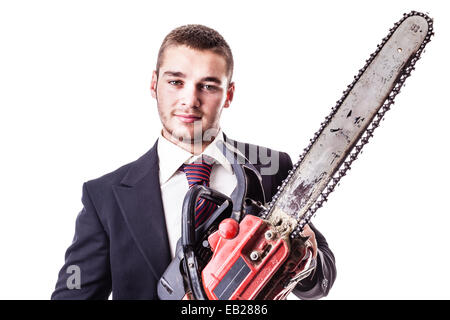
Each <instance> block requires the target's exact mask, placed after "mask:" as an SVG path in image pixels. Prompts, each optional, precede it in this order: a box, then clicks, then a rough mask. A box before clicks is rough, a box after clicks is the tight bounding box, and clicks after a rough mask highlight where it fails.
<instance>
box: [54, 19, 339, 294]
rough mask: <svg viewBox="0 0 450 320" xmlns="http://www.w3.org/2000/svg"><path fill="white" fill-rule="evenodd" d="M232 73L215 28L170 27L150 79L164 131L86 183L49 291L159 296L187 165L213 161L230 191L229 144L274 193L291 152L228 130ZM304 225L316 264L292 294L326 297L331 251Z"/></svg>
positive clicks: (214, 183)
mask: <svg viewBox="0 0 450 320" xmlns="http://www.w3.org/2000/svg"><path fill="white" fill-rule="evenodd" d="M232 73H233V57H232V54H231V50H230V48H229V46H228V44H227V43H226V42H225V40H224V39H223V38H222V36H221V35H220V34H218V33H217V32H216V31H215V30H212V29H210V28H207V27H205V26H201V25H187V26H182V27H179V28H177V29H175V30H173V31H172V32H170V33H169V34H168V35H167V36H166V38H165V39H164V41H163V43H162V45H161V48H160V51H159V55H158V61H157V66H156V70H155V71H154V72H153V76H152V81H151V88H150V89H151V93H152V96H153V97H154V98H155V99H156V102H157V107H158V113H159V117H160V119H161V123H162V130H161V136H160V137H159V138H158V140H157V142H156V143H155V145H154V146H153V147H152V148H151V149H150V150H149V151H148V152H147V153H146V154H144V155H143V156H142V157H140V158H139V159H137V160H136V161H134V162H132V163H129V164H127V165H125V166H123V167H120V168H119V169H117V170H115V171H114V172H111V173H109V174H106V175H104V176H102V177H100V178H98V179H95V180H91V181H88V182H86V183H84V185H83V196H82V202H83V205H84V207H83V209H82V211H81V212H80V213H79V215H78V217H77V221H76V230H75V236H74V239H73V243H72V244H71V246H70V247H69V248H68V250H67V252H66V255H65V259H66V261H65V264H64V266H63V267H62V269H61V271H60V273H59V277H58V281H57V284H56V288H55V291H54V292H53V294H52V299H107V298H108V296H109V295H110V293H111V291H112V297H113V299H157V298H158V296H157V293H156V287H157V282H158V280H159V279H160V277H161V275H162V274H163V272H164V271H165V269H166V268H167V266H168V264H169V263H170V261H171V259H172V257H173V256H174V253H175V248H176V241H177V240H178V239H179V237H180V235H181V229H180V220H181V205H182V201H183V198H184V195H185V194H186V192H187V191H188V190H189V185H190V181H188V180H189V170H187V169H185V168H186V166H189V165H190V164H194V163H200V165H205V163H207V165H208V170H209V172H208V183H209V186H210V187H211V188H213V189H216V190H218V191H220V192H222V193H224V194H226V195H230V194H231V193H232V192H233V190H234V189H235V187H236V184H237V180H236V177H235V174H234V172H233V170H232V167H231V165H230V163H229V161H228V160H227V158H226V157H224V155H223V154H222V153H221V152H220V148H219V145H221V144H222V143H223V144H225V145H228V146H229V148H230V149H234V150H235V152H236V153H239V154H240V155H242V156H244V157H247V158H248V159H250V160H251V162H253V165H254V168H255V169H257V170H258V171H259V172H260V173H261V177H262V186H263V188H264V193H265V195H266V200H270V199H271V197H272V195H273V194H274V193H275V192H276V189H277V186H278V185H279V184H280V183H281V182H282V180H283V179H284V178H285V177H286V176H287V174H288V171H289V170H290V169H291V168H292V162H291V160H290V158H289V156H288V155H287V154H286V153H278V152H276V151H273V150H270V149H266V148H263V147H258V146H253V145H249V144H240V143H237V142H235V141H233V140H231V139H229V138H228V137H226V136H225V134H224V133H223V132H222V130H221V128H220V116H221V113H222V111H223V109H226V108H228V107H229V106H230V104H231V101H232V100H233V94H234V89H235V85H234V83H233V82H232V81H231V79H232ZM237 146H241V147H242V148H239V147H237ZM236 149H237V150H236ZM252 150H253V151H255V150H256V153H255V152H252ZM264 154H265V155H267V156H268V157H269V160H270V161H266V160H267V158H264V157H262V156H261V155H264ZM276 155H278V156H276ZM263 158H264V159H263ZM201 161H204V162H201ZM274 168H275V169H276V170H270V169H274ZM205 206H206V205H205ZM202 208H203V207H202ZM201 210H203V212H202V214H201V215H203V216H201V217H200V218H201V219H203V220H205V219H207V214H206V213H205V212H206V211H208V210H207V209H201ZM304 234H305V235H306V236H310V241H311V244H312V248H313V252H314V258H315V259H317V267H316V270H315V272H314V273H313V274H312V275H310V276H309V277H308V278H306V279H304V280H302V281H301V283H300V284H299V285H298V286H297V288H296V289H295V290H294V293H295V294H296V295H297V296H298V297H300V298H303V299H313V298H320V297H322V296H325V295H327V294H328V291H329V289H330V288H331V286H332V284H333V282H334V279H335V275H336V270H335V266H334V256H333V254H332V252H331V250H330V249H329V248H328V245H327V242H326V241H325V238H324V237H323V236H322V235H321V234H320V233H319V232H318V231H317V230H316V229H315V228H314V227H313V226H311V227H309V226H307V227H306V228H305V231H304Z"/></svg>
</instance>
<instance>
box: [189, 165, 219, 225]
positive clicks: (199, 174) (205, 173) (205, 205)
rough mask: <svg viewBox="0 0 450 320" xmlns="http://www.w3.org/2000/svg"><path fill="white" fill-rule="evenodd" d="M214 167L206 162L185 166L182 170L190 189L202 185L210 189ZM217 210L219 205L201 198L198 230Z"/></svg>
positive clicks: (197, 207)
mask: <svg viewBox="0 0 450 320" xmlns="http://www.w3.org/2000/svg"><path fill="white" fill-rule="evenodd" d="M212 166H213V165H212V164H209V163H206V162H201V163H190V164H183V165H182V169H183V171H184V173H185V174H186V178H187V180H188V183H189V188H191V187H192V186H194V185H196V184H202V185H204V186H207V187H209V177H210V175H211V168H212ZM216 209H217V205H216V204H215V203H213V202H211V201H209V200H205V199H203V198H199V199H198V201H197V206H196V208H195V227H196V228H197V227H198V226H199V225H201V224H202V223H203V222H205V221H206V220H207V219H208V218H209V216H210V215H211V214H212V213H213V212H214V211H215V210H216Z"/></svg>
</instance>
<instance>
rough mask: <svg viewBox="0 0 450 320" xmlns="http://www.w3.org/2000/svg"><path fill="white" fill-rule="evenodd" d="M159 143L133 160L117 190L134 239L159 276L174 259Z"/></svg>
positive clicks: (117, 195) (117, 197) (115, 192)
mask: <svg viewBox="0 0 450 320" xmlns="http://www.w3.org/2000/svg"><path fill="white" fill-rule="evenodd" d="M156 146H157V143H155V145H154V146H153V147H152V149H150V150H149V151H148V152H147V153H146V154H144V155H143V156H142V157H141V158H139V159H138V160H136V161H135V163H133V165H132V166H131V167H130V169H129V170H128V172H127V174H126V175H125V177H124V178H123V179H122V181H121V185H119V186H113V192H114V195H115V197H116V200H117V202H118V204H119V207H120V210H121V212H122V215H123V217H124V219H125V222H126V224H127V226H128V228H129V230H130V232H131V235H132V237H133V239H134V241H135V242H136V244H137V246H138V248H139V250H140V251H141V253H142V255H143V256H144V259H145V261H146V262H147V264H148V265H149V267H150V269H151V270H152V272H153V274H154V276H155V278H156V279H159V278H160V277H161V275H162V274H163V272H164V270H165V268H166V267H167V265H168V264H169V263H170V249H169V241H168V235H167V229H166V222H165V217H164V209H163V205H162V200H161V187H160V184H159V165H158V155H157V147H156Z"/></svg>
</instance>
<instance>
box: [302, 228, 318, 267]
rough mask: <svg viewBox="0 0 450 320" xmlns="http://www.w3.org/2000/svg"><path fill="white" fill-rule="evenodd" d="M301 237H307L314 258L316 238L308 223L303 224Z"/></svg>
mask: <svg viewBox="0 0 450 320" xmlns="http://www.w3.org/2000/svg"><path fill="white" fill-rule="evenodd" d="M302 236H303V237H309V239H308V241H309V242H310V244H311V249H312V254H313V258H314V259H316V257H317V240H316V234H315V233H314V231H312V229H311V227H310V226H309V225H305V227H304V228H303V232H302Z"/></svg>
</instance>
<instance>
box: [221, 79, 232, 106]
mask: <svg viewBox="0 0 450 320" xmlns="http://www.w3.org/2000/svg"><path fill="white" fill-rule="evenodd" d="M233 96H234V82H230V84H229V85H228V89H227V99H226V100H225V104H224V105H223V107H224V108H228V107H229V106H230V104H231V101H233Z"/></svg>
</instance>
